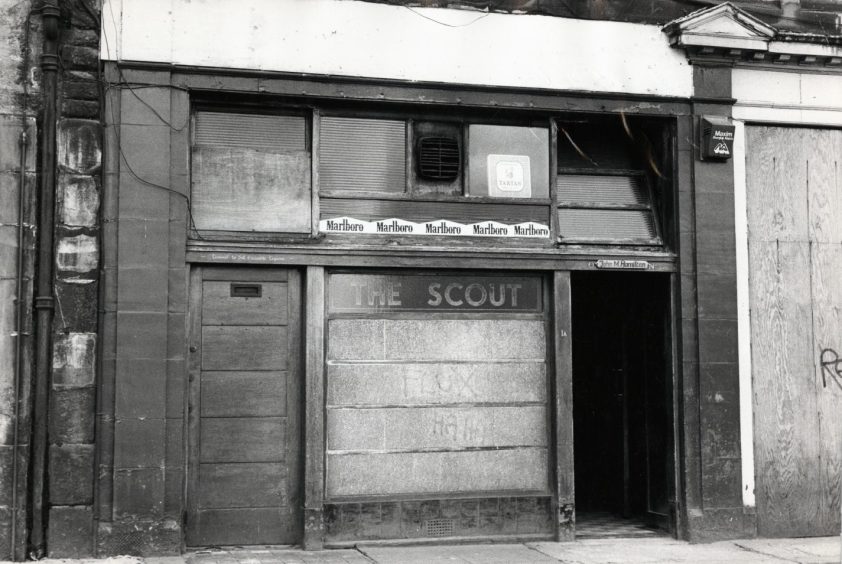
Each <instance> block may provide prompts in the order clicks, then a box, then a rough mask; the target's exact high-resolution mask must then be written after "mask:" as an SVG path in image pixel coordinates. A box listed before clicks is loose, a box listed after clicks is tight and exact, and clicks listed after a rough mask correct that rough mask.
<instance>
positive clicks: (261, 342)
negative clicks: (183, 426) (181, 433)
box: [187, 268, 301, 546]
mask: <svg viewBox="0 0 842 564" xmlns="http://www.w3.org/2000/svg"><path fill="white" fill-rule="evenodd" d="M191 290H192V291H193V292H194V294H193V295H192V296H191V324H192V336H191V344H192V347H191V354H192V356H191V390H190V414H191V415H190V417H191V419H190V444H191V449H190V479H189V485H188V487H189V490H188V506H189V508H190V512H189V520H188V527H187V544H188V545H190V546H206V545H230V544H234V545H254V544H290V543H295V542H298V541H299V540H300V531H301V507H300V497H299V490H300V454H299V448H300V422H299V417H300V410H299V404H300V401H299V400H300V370H299V365H300V351H299V350H298V346H299V343H300V337H299V332H300V330H301V328H300V301H299V300H300V281H299V277H298V274H297V273H295V272H290V271H286V270H281V269H260V270H258V269H242V268H239V269H238V268H205V269H197V270H196V271H195V272H194V273H193V280H192V286H191Z"/></svg>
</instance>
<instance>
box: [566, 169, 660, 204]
mask: <svg viewBox="0 0 842 564" xmlns="http://www.w3.org/2000/svg"><path fill="white" fill-rule="evenodd" d="M556 185H557V186H558V201H559V202H561V203H580V204H583V203H588V204H594V205H596V206H599V205H606V204H622V205H646V206H648V205H649V204H650V202H649V193H648V191H647V190H646V184H645V180H644V179H643V177H641V176H597V175H589V174H559V175H558V180H557V182H556Z"/></svg>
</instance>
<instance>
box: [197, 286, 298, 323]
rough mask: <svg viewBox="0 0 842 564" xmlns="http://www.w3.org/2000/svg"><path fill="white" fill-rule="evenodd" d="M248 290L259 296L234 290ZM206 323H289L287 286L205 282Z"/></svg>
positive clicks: (203, 304) (203, 305)
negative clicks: (238, 292)
mask: <svg viewBox="0 0 842 564" xmlns="http://www.w3.org/2000/svg"><path fill="white" fill-rule="evenodd" d="M240 289H247V290H253V291H257V292H260V293H261V295H260V297H236V296H232V295H231V294H232V291H233V292H237V291H238V290H240ZM202 295H203V296H204V301H203V303H202V323H203V324H204V325H286V324H287V315H288V313H287V299H288V296H287V285H286V284H284V283H270V282H249V283H243V282H220V281H206V282H204V284H203V288H202Z"/></svg>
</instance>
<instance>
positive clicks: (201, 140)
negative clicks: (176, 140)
mask: <svg viewBox="0 0 842 564" xmlns="http://www.w3.org/2000/svg"><path fill="white" fill-rule="evenodd" d="M195 125H196V144H197V145H205V146H211V147H226V148H243V149H258V150H261V151H269V152H273V153H277V152H287V151H290V152H292V151H306V150H307V139H306V132H305V129H306V121H305V119H304V117H303V116H273V115H258V114H235V113H221V112H197V113H196V124H195Z"/></svg>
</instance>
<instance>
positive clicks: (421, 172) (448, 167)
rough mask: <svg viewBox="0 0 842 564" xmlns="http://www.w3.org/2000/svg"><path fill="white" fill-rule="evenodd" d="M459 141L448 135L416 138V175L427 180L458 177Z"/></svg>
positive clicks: (448, 179)
mask: <svg viewBox="0 0 842 564" xmlns="http://www.w3.org/2000/svg"><path fill="white" fill-rule="evenodd" d="M460 161H461V159H460V156H459V143H458V142H457V141H456V139H453V138H450V137H422V138H421V139H419V140H418V176H420V177H421V178H426V179H428V180H441V181H448V182H449V181H452V180H456V178H458V177H459V164H460Z"/></svg>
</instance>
